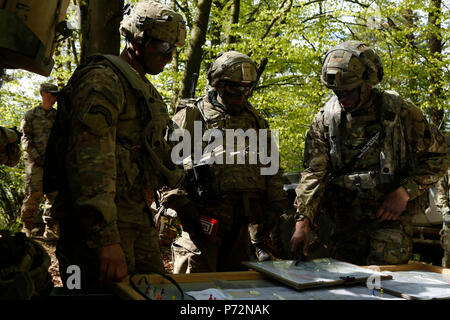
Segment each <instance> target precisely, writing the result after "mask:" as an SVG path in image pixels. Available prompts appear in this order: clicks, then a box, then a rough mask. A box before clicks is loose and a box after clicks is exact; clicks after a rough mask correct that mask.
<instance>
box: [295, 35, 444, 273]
mask: <svg viewBox="0 0 450 320" xmlns="http://www.w3.org/2000/svg"><path fill="white" fill-rule="evenodd" d="M382 77H383V67H382V63H381V59H380V58H379V56H378V55H377V54H376V52H375V51H374V50H373V49H371V48H370V47H368V46H367V45H365V44H363V43H361V42H358V41H347V42H344V43H342V44H340V45H338V46H336V47H334V48H333V49H331V50H329V51H328V52H327V54H326V55H325V59H324V63H323V66H322V75H321V80H322V82H323V83H324V84H325V86H326V87H328V88H330V89H332V90H333V91H334V93H335V96H333V97H332V98H331V99H330V100H329V101H328V102H327V103H326V105H325V106H324V107H323V108H322V109H321V110H320V111H319V113H318V114H317V115H316V117H315V118H314V121H313V123H312V125H311V127H310V129H309V131H308V134H307V138H306V143H305V157H304V167H305V170H304V171H303V172H302V175H301V178H300V183H299V185H298V187H297V189H296V193H297V198H296V201H295V206H296V208H297V216H296V221H297V222H296V229H295V231H294V234H293V236H292V238H291V251H292V254H294V255H298V254H299V253H303V254H305V255H307V254H308V246H309V245H310V244H311V243H310V235H311V228H312V227H315V223H317V221H318V219H317V218H318V213H319V211H320V210H321V209H322V210H323V212H325V214H326V215H328V216H329V217H331V220H332V222H333V228H334V233H333V235H332V239H331V241H330V243H329V244H328V249H329V255H330V256H331V257H334V258H337V259H340V260H344V261H349V262H352V263H356V264H399V263H406V262H407V261H408V259H409V258H410V256H411V253H412V224H411V218H412V216H413V215H414V213H415V212H416V210H418V208H419V207H420V205H421V203H420V202H421V200H422V198H423V196H425V198H426V197H427V192H426V191H427V189H428V188H429V187H430V186H431V185H432V184H433V183H435V182H436V181H437V180H438V179H439V178H440V177H441V176H442V175H443V174H444V172H446V170H447V166H448V158H447V157H446V153H447V150H446V146H445V140H444V137H443V136H442V135H441V134H440V133H439V132H438V130H436V129H435V128H433V127H431V126H430V125H429V124H428V123H427V121H426V119H425V117H424V116H423V114H422V112H421V111H420V110H419V109H418V108H417V107H416V106H414V105H413V104H412V103H411V102H410V101H409V100H406V99H404V98H402V97H400V96H399V95H398V94H397V93H395V92H393V91H383V90H378V89H375V88H372V87H373V86H375V85H376V84H377V83H379V82H380V81H381V80H382ZM318 227H319V228H320V226H318Z"/></svg>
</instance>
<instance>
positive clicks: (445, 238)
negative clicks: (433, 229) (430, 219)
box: [440, 212, 450, 268]
mask: <svg viewBox="0 0 450 320" xmlns="http://www.w3.org/2000/svg"><path fill="white" fill-rule="evenodd" d="M443 220H444V223H443V225H442V230H441V233H440V235H441V245H442V249H444V257H443V258H442V266H443V267H444V268H450V212H447V213H445V214H444V215H443Z"/></svg>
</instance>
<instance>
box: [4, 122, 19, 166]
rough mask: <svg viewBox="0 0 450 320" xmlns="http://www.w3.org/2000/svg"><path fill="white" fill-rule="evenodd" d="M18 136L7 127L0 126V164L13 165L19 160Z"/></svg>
mask: <svg viewBox="0 0 450 320" xmlns="http://www.w3.org/2000/svg"><path fill="white" fill-rule="evenodd" d="M18 140H19V136H18V135H17V133H16V132H15V131H14V130H12V129H9V128H4V127H0V164H4V165H7V166H9V167H14V166H15V165H16V164H17V163H18V162H19V160H20V156H21V151H20V147H19V145H18Z"/></svg>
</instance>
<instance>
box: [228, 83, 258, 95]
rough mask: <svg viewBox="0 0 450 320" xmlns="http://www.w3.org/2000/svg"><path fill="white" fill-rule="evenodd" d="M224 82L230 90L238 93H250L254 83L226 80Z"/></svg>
mask: <svg viewBox="0 0 450 320" xmlns="http://www.w3.org/2000/svg"><path fill="white" fill-rule="evenodd" d="M223 84H224V86H225V87H228V88H229V90H230V91H232V92H236V93H248V92H249V91H250V90H251V89H252V88H253V83H241V82H232V81H224V82H223Z"/></svg>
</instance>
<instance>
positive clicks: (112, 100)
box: [48, 55, 170, 287]
mask: <svg viewBox="0 0 450 320" xmlns="http://www.w3.org/2000/svg"><path fill="white" fill-rule="evenodd" d="M112 61H114V62H112ZM64 95H65V97H66V100H65V101H66V102H67V104H64V105H63V106H62V107H61V106H58V112H60V114H58V115H59V118H58V119H59V120H58V121H57V122H56V123H55V130H56V131H57V132H52V135H53V134H55V137H56V138H57V141H56V142H55V147H56V151H55V154H57V155H63V159H62V160H59V162H61V161H63V162H62V163H63V164H64V165H63V166H61V167H58V168H57V172H56V176H60V177H61V175H63V176H62V178H63V179H62V180H60V182H59V183H60V185H59V186H58V188H59V189H60V192H59V194H58V196H57V199H56V201H55V207H56V209H55V211H56V214H57V217H58V218H59V219H60V233H61V234H60V239H59V241H58V246H57V255H58V259H60V263H61V267H62V269H61V270H64V267H65V266H66V265H68V264H78V265H79V266H80V267H81V268H82V270H87V271H85V272H84V274H85V278H83V281H85V282H83V285H84V286H85V287H86V286H88V287H91V286H93V287H95V286H96V285H97V279H98V268H97V266H98V256H97V248H98V247H100V246H107V245H111V244H117V243H120V244H121V247H122V250H123V251H124V253H125V255H126V260H127V264H128V271H129V272H134V271H135V270H139V271H141V272H143V273H150V272H152V270H154V269H158V270H160V271H162V269H161V266H162V262H161V257H160V253H159V247H158V238H157V234H156V231H155V230H154V229H155V226H154V224H153V220H152V219H150V218H149V215H151V213H150V212H149V209H148V207H147V204H146V193H147V192H146V191H148V190H154V189H155V188H156V189H157V188H160V187H161V186H162V185H164V184H166V180H165V178H164V177H163V176H162V174H161V172H160V171H159V170H158V169H157V168H155V167H153V163H152V162H151V161H150V160H149V156H148V152H147V151H148V149H146V148H147V147H148V146H147V145H146V144H145V142H146V143H148V144H149V145H150V146H149V147H153V149H152V152H154V153H156V154H157V155H158V156H159V158H160V159H161V160H160V161H161V162H163V161H170V156H169V155H170V146H169V145H168V144H167V142H166V140H165V139H164V136H165V134H166V131H165V129H166V128H167V127H168V125H169V121H170V118H169V115H168V111H167V107H166V105H165V103H164V102H163V100H162V98H161V96H160V95H159V93H158V92H157V90H156V89H155V88H154V87H153V86H152V84H151V83H150V82H148V81H147V80H144V79H142V78H141V77H140V75H139V74H138V73H137V72H136V71H135V70H134V69H133V68H132V67H131V66H130V65H128V63H126V62H125V61H124V60H122V59H120V58H118V57H114V56H101V55H97V56H93V57H91V59H90V60H89V62H88V64H87V65H85V66H83V67H81V68H79V69H78V70H77V71H76V72H75V73H74V74H73V75H72V78H71V79H70V80H69V83H68V84H67V86H66V87H65V88H64ZM143 97H145V98H143ZM58 105H59V103H58ZM59 121H60V122H59ZM58 130H59V131H58ZM167 159H168V160H167ZM49 170H50V169H49ZM48 172H50V171H48ZM144 260H145V261H144ZM83 268H84V269H83ZM86 273H87V274H86Z"/></svg>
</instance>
